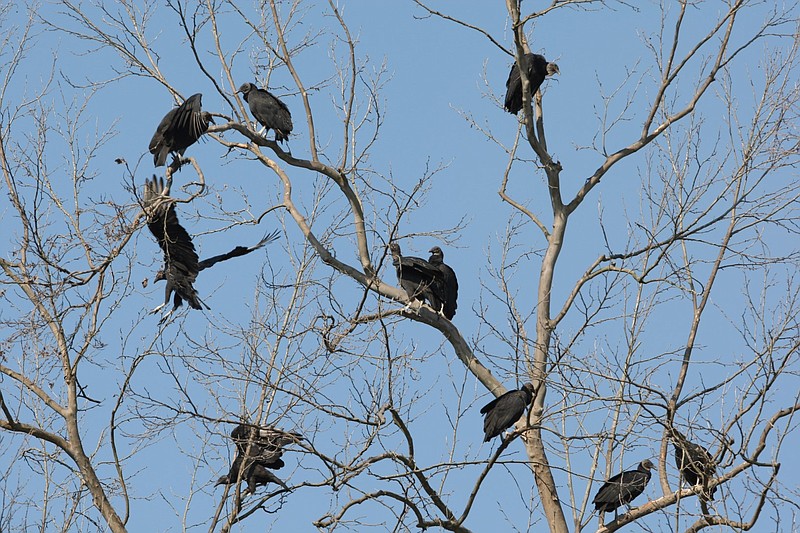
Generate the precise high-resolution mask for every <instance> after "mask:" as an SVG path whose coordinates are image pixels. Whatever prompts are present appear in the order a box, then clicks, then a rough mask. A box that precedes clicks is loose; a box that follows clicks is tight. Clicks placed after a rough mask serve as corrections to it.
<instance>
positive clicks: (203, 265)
mask: <svg viewBox="0 0 800 533" xmlns="http://www.w3.org/2000/svg"><path fill="white" fill-rule="evenodd" d="M279 235H280V231H279V230H275V231H273V232H272V233H270V234H268V235H266V236H265V237H264V238H263V239H261V240H260V241H259V242H258V243H257V244H255V245H253V246H250V247H246V246H237V247H236V248H234V249H233V250H231V251H230V252H228V253H224V254H220V255H215V256H214V257H209V258H208V259H203V260H202V261H198V263H197V272H198V273H199V272H201V271H202V270H205V269H207V268H209V267H212V266H214V265H215V264H217V263H219V262H220V261H227V260H228V259H232V258H234V257H241V256H243V255H247V254H249V253H250V252H253V251H255V250H258V249H259V248H262V247H263V246H265V245H267V244H269V243H271V242H273V241H275V240H277V239H278V237H279ZM165 272H166V270H165V269H161V270H159V271H158V272H157V273H156V275H155V277H154V278H153V280H154V281H161V280H162V279H167V278H166V274H165ZM195 278H197V275H196V274H195ZM184 299H185V298H182V297H181V295H180V294H179V293H178V292H176V293H175V297H174V306H173V309H172V310H173V311H174V310H175V309H177V308H178V307H180V306H181V304H182V303H183V300H184ZM167 302H169V295H167ZM165 305H166V303H165ZM206 307H208V306H206ZM195 309H197V308H195Z"/></svg>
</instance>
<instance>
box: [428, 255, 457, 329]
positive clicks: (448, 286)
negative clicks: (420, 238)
mask: <svg viewBox="0 0 800 533" xmlns="http://www.w3.org/2000/svg"><path fill="white" fill-rule="evenodd" d="M429 251H430V253H431V256H430V257H429V258H428V262H429V263H430V264H432V265H434V266H435V267H436V268H437V269H439V272H441V273H442V279H441V295H442V309H439V310H438V311H439V312H441V313H442V314H443V315H444V316H446V317H447V319H448V320H453V317H454V316H456V308H458V304H457V302H456V301H457V300H458V279H457V278H456V273H455V272H454V271H453V269H452V268H450V267H449V266H448V265H446V264H445V262H444V252H442V249H441V248H439V247H438V246H434V247H433V248H431V249H430V250H429Z"/></svg>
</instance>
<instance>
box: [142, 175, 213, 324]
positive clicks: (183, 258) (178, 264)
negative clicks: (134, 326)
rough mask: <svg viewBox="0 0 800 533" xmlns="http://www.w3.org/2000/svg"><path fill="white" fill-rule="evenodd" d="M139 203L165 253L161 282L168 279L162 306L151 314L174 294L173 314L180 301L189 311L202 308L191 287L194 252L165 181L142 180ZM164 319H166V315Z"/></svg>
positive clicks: (196, 268)
mask: <svg viewBox="0 0 800 533" xmlns="http://www.w3.org/2000/svg"><path fill="white" fill-rule="evenodd" d="M142 200H143V204H144V210H145V214H146V215H147V227H148V228H150V231H151V232H152V233H153V235H154V236H155V238H156V241H158V245H159V246H160V247H161V249H162V250H163V251H164V269H163V273H162V275H163V278H162V279H165V280H167V287H166V289H165V296H164V303H163V304H161V305H159V306H158V307H156V308H155V309H153V312H154V313H156V312H158V311H159V310H161V308H162V307H164V306H165V305H167V304H168V303H169V298H170V296H171V295H172V293H173V292H174V293H175V307H173V309H172V311H174V310H175V309H177V308H178V306H180V304H181V301H183V300H186V301H187V302H188V303H189V305H190V306H191V307H192V309H202V308H203V306H204V305H205V304H204V303H203V302H202V301H201V300H200V298H199V297H198V296H197V291H195V290H194V285H193V284H194V280H195V279H197V273H198V272H199V271H200V268H199V266H198V258H197V252H196V251H195V249H194V244H193V243H192V239H191V237H189V234H188V233H187V232H186V230H185V229H184V228H183V226H181V225H180V223H179V222H178V215H176V214H175V202H174V200H173V199H172V198H170V197H169V195H168V191H167V189H166V188H165V186H164V179H163V178H160V179H159V178H156V177H155V176H153V179H152V180H145V184H144V195H143V199H142ZM206 308H207V309H208V306H206ZM172 311H170V313H172ZM166 316H169V313H167V315H166ZM166 316H165V317H164V318H166ZM162 320H163V319H162Z"/></svg>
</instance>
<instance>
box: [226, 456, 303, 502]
mask: <svg viewBox="0 0 800 533" xmlns="http://www.w3.org/2000/svg"><path fill="white" fill-rule="evenodd" d="M243 457H244V455H243V454H241V453H238V452H237V454H236V458H235V459H234V460H233V464H231V469H230V470H229V471H228V473H227V474H226V475H224V476H220V478H219V479H218V480H217V483H216V484H215V486H216V485H231V484H233V483H236V481H237V480H240V481H244V482H246V483H247V491H246V494H248V493H249V494H252V493H254V492H255V491H256V488H258V486H259V485H266V484H267V483H275V484H276V485H280V486H281V487H282V488H283V489H285V490H289V487H288V486H287V485H286V483H284V482H283V481H281V479H280V478H279V477H278V476H276V475H275V474H273V473H272V472H270V471H269V470H267V468H266V467H265V466H264V465H263V464H262V463H261V462H260V461H258V460H257V459H252V458H249V459H247V460H244V459H242V458H243Z"/></svg>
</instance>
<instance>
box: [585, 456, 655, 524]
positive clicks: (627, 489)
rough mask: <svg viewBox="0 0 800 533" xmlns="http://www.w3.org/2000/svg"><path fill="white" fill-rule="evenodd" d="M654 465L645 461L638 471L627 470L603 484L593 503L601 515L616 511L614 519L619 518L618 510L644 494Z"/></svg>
mask: <svg viewBox="0 0 800 533" xmlns="http://www.w3.org/2000/svg"><path fill="white" fill-rule="evenodd" d="M652 468H653V463H651V462H650V460H649V459H645V460H644V461H642V462H641V463H639V466H638V467H637V468H636V470H627V471H625V472H621V473H619V474H617V475H616V476H613V477H611V478H610V479H609V480H608V481H606V482H605V483H603V486H602V487H600V490H598V491H597V494H595V496H594V500H592V503H593V504H594V508H595V510H597V511H600V514H601V515H602V514H603V513H607V512H609V511H614V519H615V520H616V518H617V508H618V507H619V506H620V505H626V504H629V503H631V502H632V501H633V499H634V498H636V497H637V496H638V495H640V494H641V493H642V492H644V488H645V487H646V486H647V482H648V481H650V476H651V473H650V470H651V469H652Z"/></svg>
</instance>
